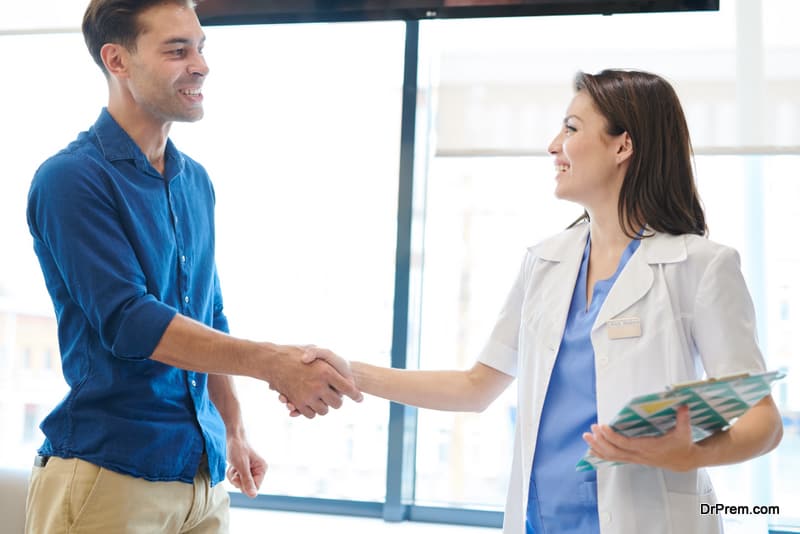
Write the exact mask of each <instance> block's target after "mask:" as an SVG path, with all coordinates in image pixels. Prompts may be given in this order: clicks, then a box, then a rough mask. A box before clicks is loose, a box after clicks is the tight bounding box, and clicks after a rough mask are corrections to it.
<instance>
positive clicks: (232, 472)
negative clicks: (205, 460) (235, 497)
mask: <svg viewBox="0 0 800 534" xmlns="http://www.w3.org/2000/svg"><path fill="white" fill-rule="evenodd" d="M266 473H267V462H265V461H264V459H263V458H262V457H261V456H259V455H258V454H257V453H256V452H255V451H254V450H253V449H252V448H251V447H250V444H249V443H248V442H247V440H246V439H244V438H239V437H229V438H228V470H227V472H226V475H227V477H228V480H229V481H230V483H231V484H233V485H234V486H236V487H237V488H239V489H240V490H241V491H242V493H244V494H245V495H247V496H248V497H250V498H254V497H256V496H257V495H258V488H260V487H261V482H263V480H264V475H266Z"/></svg>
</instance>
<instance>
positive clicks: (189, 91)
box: [181, 89, 200, 96]
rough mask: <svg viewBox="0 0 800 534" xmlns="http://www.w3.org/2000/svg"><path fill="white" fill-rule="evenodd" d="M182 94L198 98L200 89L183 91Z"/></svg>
mask: <svg viewBox="0 0 800 534" xmlns="http://www.w3.org/2000/svg"><path fill="white" fill-rule="evenodd" d="M181 93H183V94H184V95H187V96H197V95H199V94H200V89H181Z"/></svg>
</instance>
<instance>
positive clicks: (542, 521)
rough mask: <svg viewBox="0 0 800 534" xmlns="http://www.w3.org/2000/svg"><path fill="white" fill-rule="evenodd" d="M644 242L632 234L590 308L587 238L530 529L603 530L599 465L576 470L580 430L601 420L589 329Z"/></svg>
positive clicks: (542, 443)
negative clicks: (587, 294) (587, 286)
mask: <svg viewBox="0 0 800 534" xmlns="http://www.w3.org/2000/svg"><path fill="white" fill-rule="evenodd" d="M640 243H641V241H640V240H639V239H633V240H631V243H630V244H629V245H628V246H627V248H626V249H625V251H624V252H623V253H622V257H621V258H620V260H619V265H618V266H617V270H616V272H615V273H614V274H613V275H612V276H611V278H608V279H606V280H598V281H597V282H596V283H595V286H594V290H593V292H592V302H591V305H590V306H589V307H588V309H587V306H586V276H587V271H588V266H589V252H590V251H591V236H589V238H588V239H587V241H586V248H585V249H584V251H583V259H582V260H581V268H580V271H579V273H578V279H577V281H576V283H575V289H574V291H573V294H572V302H571V303H570V307H569V314H568V316H567V324H566V327H565V329H564V337H563V338H562V339H561V346H560V347H559V349H558V355H557V356H556V362H555V366H554V367H553V373H552V374H551V376H550V384H549V385H548V388H547V396H546V397H545V402H544V407H543V408H542V415H541V419H540V422H539V433H538V437H537V440H536V452H535V455H534V460H533V469H532V471H531V481H530V492H529V496H528V513H527V521H526V533H527V534H547V533H555V532H557V533H560V534H562V533H566V532H574V533H582V534H583V533H599V532H600V525H599V522H598V515H597V474H596V471H583V472H577V471H575V464H576V463H577V462H578V460H579V459H580V458H581V456H582V455H583V453H584V452H586V443H585V442H584V441H583V439H582V438H581V435H582V434H583V433H584V432H587V431H589V430H590V427H591V425H592V424H593V423H596V422H597V397H596V390H595V371H594V349H593V348H592V341H591V337H590V335H591V332H592V326H593V325H594V322H595V320H596V319H597V314H598V312H599V311H600V308H601V307H602V306H603V302H605V300H606V296H608V292H609V291H610V290H611V287H612V286H613V285H614V282H615V281H616V279H617V277H618V276H619V273H621V272H622V269H623V268H624V267H625V265H626V264H627V263H628V260H629V259H630V257H631V256H632V255H633V253H634V252H635V251H636V249H637V248H639V244H640Z"/></svg>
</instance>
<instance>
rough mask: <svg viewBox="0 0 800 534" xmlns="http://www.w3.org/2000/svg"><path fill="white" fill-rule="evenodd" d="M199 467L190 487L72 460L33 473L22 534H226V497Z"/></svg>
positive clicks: (58, 461)
mask: <svg viewBox="0 0 800 534" xmlns="http://www.w3.org/2000/svg"><path fill="white" fill-rule="evenodd" d="M205 465H206V464H205V463H203V464H202V466H203V467H201V469H200V470H199V472H198V474H197V476H195V478H194V483H193V484H186V483H184V482H150V481H148V480H145V479H143V478H136V477H132V476H128V475H122V474H119V473H116V472H114V471H110V470H108V469H105V468H102V467H98V466H96V465H94V464H91V463H89V462H85V461H83V460H79V459H77V458H70V459H63V458H58V457H55V456H53V457H51V458H50V459H49V460H48V461H47V464H46V465H45V466H44V467H34V468H33V472H32V473H31V482H30V485H29V488H28V501H27V505H26V508H25V533H26V534H161V533H164V534H183V533H187V534H188V533H191V534H227V532H228V509H229V504H230V499H229V497H228V493H227V492H226V491H225V489H224V488H223V487H222V484H217V485H216V486H214V487H213V488H212V487H211V485H210V480H209V475H208V468H207V467H205Z"/></svg>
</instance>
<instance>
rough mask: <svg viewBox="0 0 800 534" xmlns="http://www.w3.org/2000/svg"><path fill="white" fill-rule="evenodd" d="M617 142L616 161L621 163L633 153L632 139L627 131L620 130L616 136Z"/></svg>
mask: <svg viewBox="0 0 800 534" xmlns="http://www.w3.org/2000/svg"><path fill="white" fill-rule="evenodd" d="M618 139H619V144H618V145H617V163H618V164H619V163H623V162H624V161H626V160H628V159H630V157H631V156H632V155H633V140H632V139H631V136H630V135H628V132H622V133H621V134H619V136H618Z"/></svg>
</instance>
